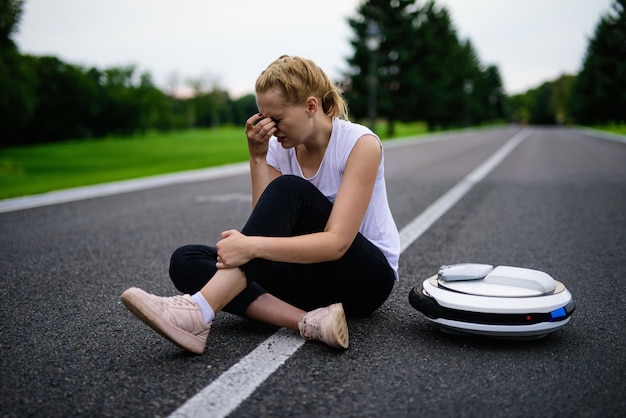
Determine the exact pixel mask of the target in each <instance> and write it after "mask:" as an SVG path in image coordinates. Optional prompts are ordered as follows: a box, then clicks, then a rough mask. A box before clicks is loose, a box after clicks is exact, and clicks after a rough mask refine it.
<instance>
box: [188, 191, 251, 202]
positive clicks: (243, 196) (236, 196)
mask: <svg viewBox="0 0 626 418" xmlns="http://www.w3.org/2000/svg"><path fill="white" fill-rule="evenodd" d="M196 202H198V203H203V202H219V203H225V202H247V203H251V202H252V195H251V194H250V193H227V194H218V195H215V196H196Z"/></svg>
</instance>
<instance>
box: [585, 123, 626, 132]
mask: <svg viewBox="0 0 626 418" xmlns="http://www.w3.org/2000/svg"><path fill="white" fill-rule="evenodd" d="M593 128H594V129H597V130H599V131H605V132H611V133H614V134H621V135H626V123H621V124H611V125H598V126H593Z"/></svg>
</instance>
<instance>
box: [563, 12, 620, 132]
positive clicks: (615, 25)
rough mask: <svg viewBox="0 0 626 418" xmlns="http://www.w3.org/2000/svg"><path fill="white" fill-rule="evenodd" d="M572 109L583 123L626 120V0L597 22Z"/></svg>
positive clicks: (575, 91) (574, 93) (575, 89)
mask: <svg viewBox="0 0 626 418" xmlns="http://www.w3.org/2000/svg"><path fill="white" fill-rule="evenodd" d="M571 111H572V113H573V115H574V116H575V118H576V121H577V122H579V123H583V124H606V123H610V122H626V0H616V1H615V2H614V3H613V4H612V13H611V12H609V13H607V14H606V15H604V16H603V17H602V18H601V19H600V22H599V23H598V25H597V26H596V29H595V32H594V36H593V38H592V39H590V41H589V45H588V47H587V53H586V55H585V59H584V62H583V66H582V70H581V72H580V74H579V75H578V77H577V80H576V83H575V85H574V92H573V100H572V103H571Z"/></svg>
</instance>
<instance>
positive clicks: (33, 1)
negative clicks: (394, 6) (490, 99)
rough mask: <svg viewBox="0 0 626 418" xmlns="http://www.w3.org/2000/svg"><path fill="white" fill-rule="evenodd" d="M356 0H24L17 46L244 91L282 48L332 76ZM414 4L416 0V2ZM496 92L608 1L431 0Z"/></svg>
mask: <svg viewBox="0 0 626 418" xmlns="http://www.w3.org/2000/svg"><path fill="white" fill-rule="evenodd" d="M362 1H363V0H308V1H301V0H262V1H258V2H257V1H250V0H25V4H24V10H23V14H22V18H21V21H20V23H19V27H18V30H17V32H16V33H15V34H14V35H13V39H14V41H15V42H16V44H17V46H18V48H19V50H20V52H21V53H22V54H32V55H53V56H56V57H58V58H59V59H61V60H63V61H65V62H67V63H70V64H75V65H81V66H84V67H96V68H99V69H105V68H111V67H119V66H127V65H135V66H136V68H137V70H138V71H139V72H149V73H150V74H151V75H152V77H153V80H154V82H155V83H156V84H157V86H159V87H160V88H162V89H164V90H165V91H168V92H170V91H172V90H174V89H176V90H178V91H181V90H182V89H183V88H184V86H185V85H186V84H187V80H190V79H194V80H204V81H205V83H208V84H215V85H218V86H219V87H220V88H222V89H225V90H228V91H229V92H230V93H231V95H232V96H233V98H235V97H238V96H240V95H243V94H246V93H252V92H253V90H254V82H255V80H256V78H257V77H258V75H259V74H260V72H261V71H262V70H263V69H264V68H265V67H266V66H267V65H268V64H269V63H270V62H272V61H273V60H274V59H276V58H278V57H279V56H280V55H283V54H290V55H300V56H302V57H305V58H309V59H312V60H313V61H315V62H316V63H317V64H318V65H319V66H320V67H321V68H323V69H324V70H325V71H326V72H327V73H328V75H329V76H330V77H331V78H333V79H335V80H338V79H340V78H341V77H340V76H341V74H342V73H343V72H345V71H346V69H347V58H348V57H349V56H351V55H352V49H351V46H350V39H351V37H352V36H353V35H352V31H351V29H350V27H349V25H348V23H347V18H348V17H352V16H356V10H357V8H358V5H359V4H361V3H362ZM418 3H420V4H423V3H425V1H424V0H418ZM436 3H437V4H438V5H440V6H445V7H446V8H447V9H448V11H449V12H450V15H451V18H452V22H453V25H454V27H455V29H456V30H457V34H458V36H459V38H460V39H463V40H464V39H469V40H470V41H471V43H472V45H473V46H474V49H475V50H476V51H477V53H478V56H479V58H480V61H481V63H483V64H485V65H496V66H498V68H499V70H500V75H501V76H502V81H503V84H504V90H505V91H506V93H507V94H517V93H523V92H525V91H526V90H528V89H530V88H534V87H538V86H539V85H540V84H541V83H543V82H545V81H551V80H554V79H556V78H557V77H559V76H560V75H561V74H563V73H567V74H575V73H577V72H579V71H580V68H581V66H582V62H583V59H584V56H585V51H586V49H587V45H588V40H589V38H590V37H592V36H593V33H594V29H595V27H596V26H597V24H598V22H599V20H600V18H601V16H602V15H604V14H606V13H608V12H609V11H610V10H611V8H610V6H611V4H612V3H613V1H612V0H437V1H436Z"/></svg>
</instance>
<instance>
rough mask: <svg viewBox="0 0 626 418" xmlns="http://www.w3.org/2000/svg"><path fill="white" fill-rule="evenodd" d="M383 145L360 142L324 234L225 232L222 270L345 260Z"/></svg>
mask: <svg viewBox="0 0 626 418" xmlns="http://www.w3.org/2000/svg"><path fill="white" fill-rule="evenodd" d="M381 158H382V150H381V145H380V142H379V141H378V139H377V138H376V137H374V136H372V135H365V136H363V137H361V138H360V139H359V141H357V143H356V144H355V146H354V148H353V149H352V152H351V153H350V156H349V157H348V161H347V163H346V169H345V171H344V174H343V178H342V181H341V186H340V188H339V192H338V194H337V197H336V199H335V203H334V205H333V209H332V211H331V214H330V217H329V219H328V222H327V224H326V228H325V229H324V231H323V232H318V233H312V234H307V235H299V236H294V237H284V238H276V237H257V236H245V235H243V234H241V233H239V232H237V231H234V230H231V231H225V232H224V233H223V234H222V240H221V241H220V242H218V244H217V249H218V254H219V256H220V258H219V263H218V267H219V268H224V267H235V266H239V265H241V264H244V263H246V262H248V261H249V260H251V259H253V258H264V259H267V260H273V261H283V262H292V263H318V262H323V261H332V260H337V259H339V258H341V257H342V256H343V255H344V254H345V252H346V251H347V250H348V248H349V247H350V245H351V244H352V241H354V238H355V237H356V234H357V233H358V231H359V228H360V227H361V223H362V222H363V218H364V216H365V212H366V210H367V207H368V205H369V202H370V199H371V197H372V192H373V190H374V183H375V181H376V174H377V172H378V165H379V163H380V159H381Z"/></svg>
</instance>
